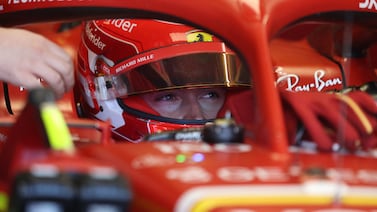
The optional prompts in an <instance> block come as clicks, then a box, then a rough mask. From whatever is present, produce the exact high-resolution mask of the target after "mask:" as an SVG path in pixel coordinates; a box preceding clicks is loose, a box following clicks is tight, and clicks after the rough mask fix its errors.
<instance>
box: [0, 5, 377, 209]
mask: <svg viewBox="0 0 377 212" xmlns="http://www.w3.org/2000/svg"><path fill="white" fill-rule="evenodd" d="M376 11H377V3H376V2H375V1H374V0H365V1H352V0H345V1H342V2H339V1H335V0H328V1H297V0H273V1H262V0H260V1H259V0H255V1H254V0H249V1H247V0H244V1H243V0H239V1H234V0H218V1H197V0H191V1H168V0H158V1H150V0H129V1H109V0H70V1H68V0H67V1H54V0H49V1H47V0H46V1H44V0H41V1H23V0H9V1H6V2H3V3H2V4H1V5H0V17H1V18H0V22H1V24H2V26H8V27H22V28H25V29H28V30H31V31H34V32H38V33H41V34H43V35H44V36H46V37H48V38H50V39H51V40H53V41H55V42H56V43H58V44H60V45H61V46H62V47H64V48H65V49H66V50H67V51H68V52H70V53H71V54H72V57H73V58H76V57H77V56H76V53H77V51H78V48H79V43H80V41H81V37H80V36H81V33H82V26H83V25H82V22H84V21H86V20H92V19H104V18H117V19H119V20H121V19H122V18H138V19H159V20H163V21H170V22H178V23H183V24H186V25H192V26H195V27H197V28H201V29H204V30H205V31H206V32H209V33H212V34H213V35H216V36H217V37H218V38H220V39H221V40H223V41H224V42H225V43H226V44H227V46H229V48H230V49H231V50H232V51H233V52H235V53H236V54H237V55H238V57H239V58H240V59H241V61H242V63H243V64H244V65H245V67H246V68H247V70H248V71H249V74H250V76H251V77H250V78H251V79H250V81H251V87H250V89H249V90H248V91H246V92H243V93H242V94H241V95H235V96H234V97H232V98H230V99H227V102H226V104H227V107H228V108H229V110H230V111H231V114H232V117H230V116H229V115H228V114H227V113H226V114H225V117H222V118H221V117H220V118H218V119H215V120H214V121H213V123H212V124H209V125H204V126H203V127H201V128H185V129H177V130H175V131H167V132H162V133H157V134H152V135H149V136H147V137H145V138H144V139H145V142H139V143H137V144H134V143H130V142H118V141H117V140H116V139H114V138H113V137H112V129H113V122H112V121H100V120H96V119H87V118H83V117H81V116H82V111H81V109H82V108H81V107H79V106H80V105H79V104H78V103H79V101H78V98H77V93H75V92H77V90H76V88H75V89H74V91H73V92H69V93H67V94H65V96H64V97H63V98H61V99H59V100H55V98H54V95H53V94H52V93H51V92H50V91H49V90H48V89H39V90H32V91H30V92H29V91H25V90H22V89H20V88H18V87H15V86H12V85H10V84H6V83H4V84H3V88H2V90H1V92H0V95H1V98H2V101H1V105H0V115H1V118H0V126H1V127H0V133H1V136H0V139H1V152H0V191H1V193H0V210H3V211H43V210H44V211H179V212H180V211H213V212H215V211H219V212H220V211H292V210H295V211H374V210H375V208H376V207H377V167H376V165H375V162H376V150H375V148H376V146H377V136H376V135H377V133H376V131H377V127H376V125H377V120H376V119H377V118H376V117H377V109H376V104H375V101H373V99H372V98H371V97H370V96H367V95H365V93H361V92H360V91H358V90H361V91H362V92H370V94H372V96H373V94H374V93H373V92H375V88H376V87H375V84H374V82H375V81H376V70H375V67H376V66H377V64H376V63H375V57H377V52H376V46H375V37H376V36H375V29H376V27H377V19H376V18H377V12H376ZM287 90H288V91H295V92H297V93H292V92H287ZM349 90H357V91H356V94H354V93H352V92H351V93H348V92H349ZM302 91H311V92H302ZM330 91H331V92H336V93H347V94H350V95H349V96H348V95H343V94H341V95H337V94H327V93H324V92H330ZM350 99H351V100H350ZM342 103H344V105H346V106H348V107H349V108H351V112H352V111H353V112H354V113H355V114H356V115H355V116H347V117H346V118H344V119H343V118H342V117H343V116H341V115H344V113H341V112H339V110H338V109H339V108H342V106H344V105H343V104H342ZM355 104H356V106H355ZM358 105H359V106H358ZM351 112H350V113H351ZM338 113H339V114H341V115H339V114H338ZM332 114H336V115H332ZM334 120H335V121H339V122H336V123H334ZM355 120H356V122H357V121H360V122H361V124H360V125H361V127H359V125H358V126H355V125H354V124H353V123H351V124H350V125H348V124H349V123H348V122H353V121H355ZM313 123H314V124H313ZM325 123H326V124H325ZM327 124H328V125H327ZM354 128H357V130H356V131H352V130H354ZM327 129H332V130H333V131H331V133H328V131H326V130H327ZM349 129H351V130H349ZM351 131H352V132H359V131H362V132H364V131H366V133H365V134H363V133H361V135H360V137H358V134H357V135H354V134H352V133H351ZM349 137H351V138H355V137H356V138H359V139H355V140H352V139H348V138H349ZM292 138H293V139H292ZM330 139H332V140H330ZM189 141H194V142H189ZM342 142H344V143H345V144H343V143H342Z"/></svg>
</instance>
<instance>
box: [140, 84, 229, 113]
mask: <svg viewBox="0 0 377 212" xmlns="http://www.w3.org/2000/svg"><path fill="white" fill-rule="evenodd" d="M225 95H226V94H225V89H224V88H196V89H176V90H169V91H160V92H154V93H149V94H144V95H143V99H144V100H145V101H146V102H147V103H148V105H149V106H150V107H152V108H153V109H154V110H155V111H157V112H158V113H159V114H160V115H161V116H163V117H168V118H176V119H196V120H202V119H214V118H216V116H217V113H218V112H219V110H220V109H221V107H222V106H223V104H224V101H225Z"/></svg>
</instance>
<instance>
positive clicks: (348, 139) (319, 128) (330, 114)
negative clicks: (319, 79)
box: [280, 91, 377, 151]
mask: <svg viewBox="0 0 377 212" xmlns="http://www.w3.org/2000/svg"><path fill="white" fill-rule="evenodd" d="M280 94H281V97H282V100H283V107H284V110H285V113H286V116H287V117H290V118H292V117H293V118H296V119H298V120H299V121H300V122H301V124H302V125H303V126H304V128H305V130H306V132H307V133H308V135H309V137H310V139H311V140H313V141H314V142H315V143H316V144H317V147H318V149H320V150H325V151H331V150H334V149H333V147H334V144H336V143H337V144H339V145H340V146H341V147H344V148H346V149H347V150H350V151H354V150H357V149H359V148H362V149H364V150H368V149H370V148H375V147H376V146H377V104H376V103H375V102H374V100H373V99H372V98H371V96H369V95H368V94H367V93H365V92H362V91H353V92H349V93H347V94H340V93H339V94H329V93H318V92H300V93H292V92H289V91H281V92H280ZM288 121H289V120H288Z"/></svg>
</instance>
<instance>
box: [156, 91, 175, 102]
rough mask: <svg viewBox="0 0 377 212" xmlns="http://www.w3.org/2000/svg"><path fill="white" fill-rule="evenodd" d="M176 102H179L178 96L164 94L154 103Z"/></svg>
mask: <svg viewBox="0 0 377 212" xmlns="http://www.w3.org/2000/svg"><path fill="white" fill-rule="evenodd" d="M175 100H177V96H176V95H174V94H173V93H168V94H164V95H161V96H158V97H156V98H155V99H154V101H156V102H161V101H175Z"/></svg>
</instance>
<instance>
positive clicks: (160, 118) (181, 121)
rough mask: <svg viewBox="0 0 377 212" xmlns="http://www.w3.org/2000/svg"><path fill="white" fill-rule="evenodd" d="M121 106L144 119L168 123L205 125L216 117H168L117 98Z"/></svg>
mask: <svg viewBox="0 0 377 212" xmlns="http://www.w3.org/2000/svg"><path fill="white" fill-rule="evenodd" d="M117 100H118V103H119V105H120V107H121V108H122V109H123V110H124V111H125V112H127V113H129V114H131V115H134V116H136V117H140V118H143V119H151V120H156V121H159V122H168V123H174V124H190V125H191V124H192V125H203V124H205V123H208V122H213V121H214V119H203V120H195V119H174V118H168V117H163V116H158V115H153V114H150V113H146V112H143V111H140V110H137V109H135V108H131V107H129V106H127V105H126V104H125V103H124V102H123V101H122V100H121V99H117Z"/></svg>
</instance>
